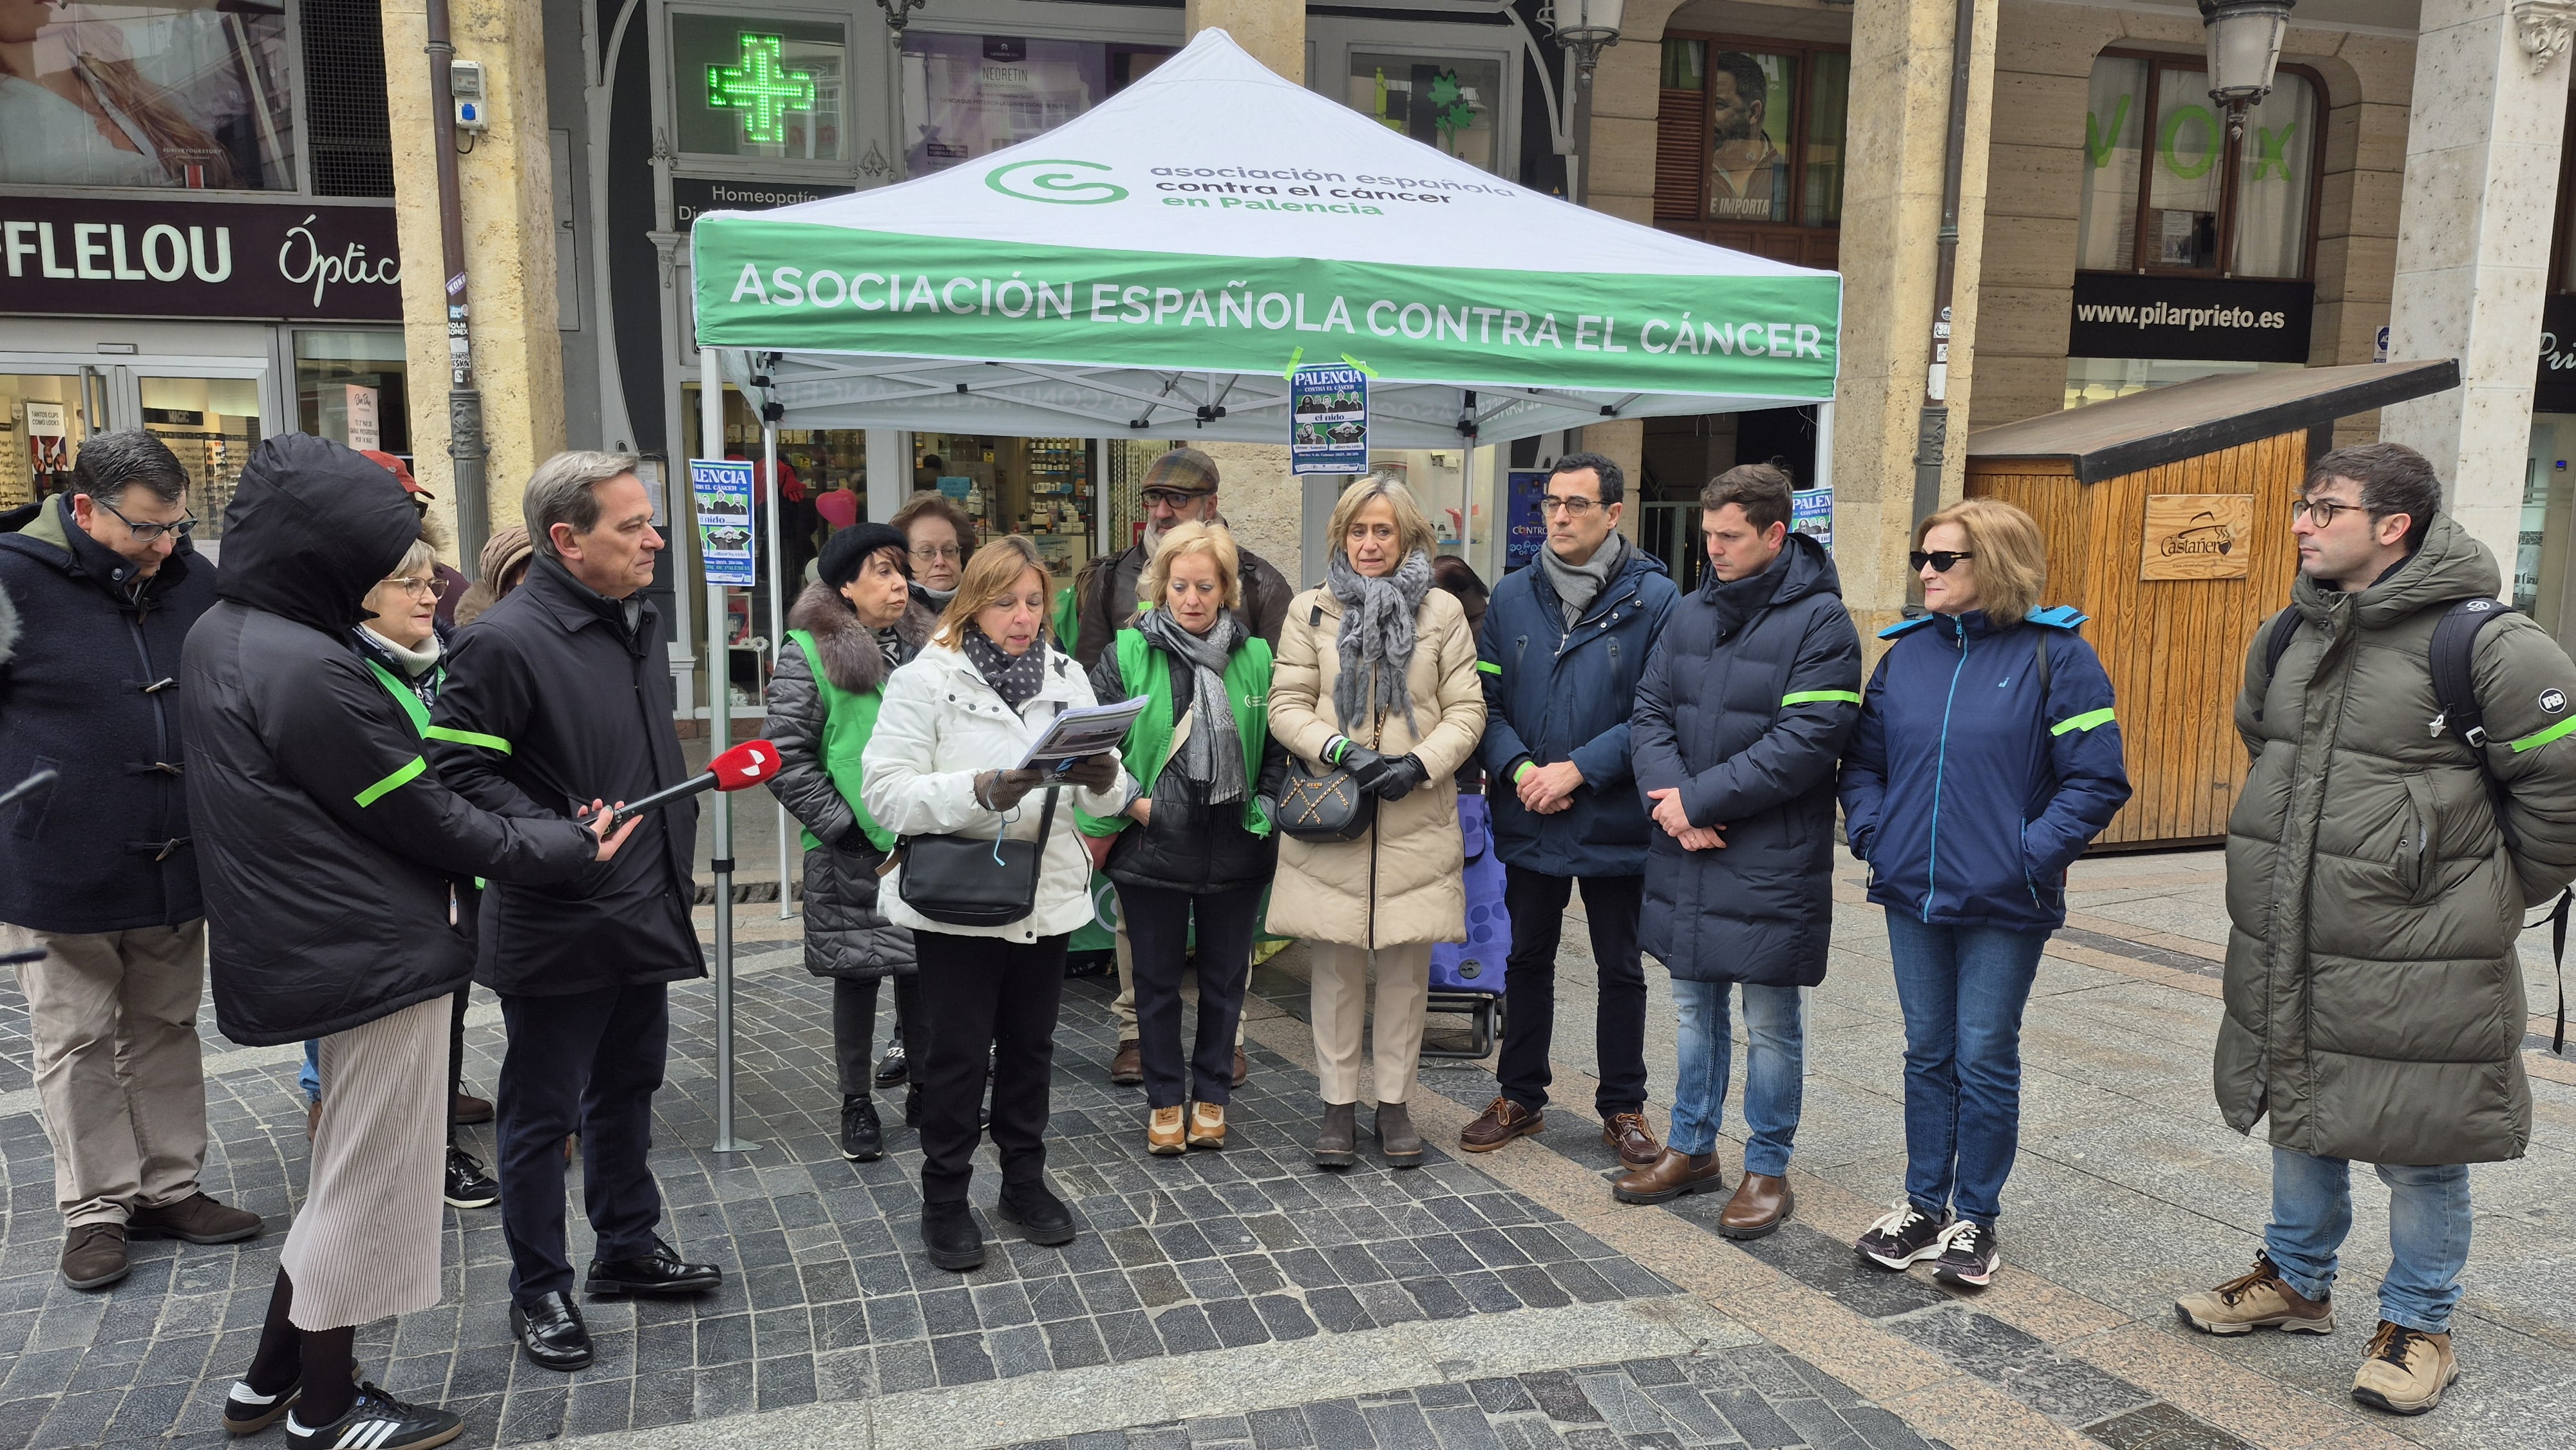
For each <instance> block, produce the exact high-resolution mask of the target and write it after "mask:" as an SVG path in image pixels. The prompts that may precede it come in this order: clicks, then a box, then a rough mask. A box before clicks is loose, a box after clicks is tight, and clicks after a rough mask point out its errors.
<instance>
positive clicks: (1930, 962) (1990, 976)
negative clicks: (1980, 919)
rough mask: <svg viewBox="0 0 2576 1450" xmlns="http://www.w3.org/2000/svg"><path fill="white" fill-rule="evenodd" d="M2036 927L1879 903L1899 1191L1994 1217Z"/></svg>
mask: <svg viewBox="0 0 2576 1450" xmlns="http://www.w3.org/2000/svg"><path fill="white" fill-rule="evenodd" d="M2048 935H2049V934H2048V933H2047V932H2044V931H2011V930H2008V929H2006V928H2003V927H1999V926H1935V925H1931V924H1929V923H1926V922H1920V921H1916V920H1914V919H1912V918H1910V917H1908V916H1906V915H1904V914H1903V913H1901V912H1894V911H1891V912H1889V913H1887V945H1888V949H1889V952H1890V954H1891V955H1893V956H1894V957H1895V959H1896V999H1897V1001H1898V1003H1899V1004H1900V1005H1901V1006H1902V1007H1903V1008H1904V1011H1905V1196H1906V1197H1907V1198H1909V1199H1911V1200H1913V1203H1914V1206H1915V1207H1916V1208H1919V1209H1921V1210H1923V1211H1924V1212H1925V1213H1928V1214H1931V1215H1932V1216H1933V1217H1935V1218H1939V1217H1941V1216H1943V1215H1944V1214H1946V1213H1949V1212H1950V1211H1952V1210H1953V1209H1955V1210H1956V1211H1957V1212H1958V1215H1959V1217H1961V1218H1964V1219H1968V1220H1970V1221H1971V1222H1974V1223H1977V1224H1981V1225H1983V1226H1985V1227H1987V1228H1992V1227H1994V1223H1995V1215H1996V1213H1997V1212H1998V1211H1999V1210H1998V1208H1997V1206H1996V1201H1997V1200H1998V1199H2000V1198H2001V1197H2002V1196H2003V1190H2004V1179H2005V1178H2006V1177H2008V1176H2009V1175H2010V1174H2011V1173H2012V1165H2013V1155H2014V1153H2015V1152H2017V1151H2018V1150H2019V1149H2020V1146H2021V1010H2022V1007H2023V1005H2024V1004H2026V1003H2028V1002H2029V1001H2030V984H2031V981H2032V979H2034V978H2035V977H2037V976H2038V975H2039V953H2040V950H2041V948H2043V947H2045V946H2047V945H2048Z"/></svg>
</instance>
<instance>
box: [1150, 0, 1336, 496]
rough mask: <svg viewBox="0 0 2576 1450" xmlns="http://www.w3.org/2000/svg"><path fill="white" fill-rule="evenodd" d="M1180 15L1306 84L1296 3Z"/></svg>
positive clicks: (1214, 2)
mask: <svg viewBox="0 0 2576 1450" xmlns="http://www.w3.org/2000/svg"><path fill="white" fill-rule="evenodd" d="M1181 15H1182V23H1183V24H1185V25H1186V26H1188V27H1189V32H1190V34H1192V35H1196V34H1198V33H1199V32H1200V31H1202V30H1222V31H1224V32H1225V33H1226V34H1228V35H1231V36H1233V37H1234V43H1235V44H1237V45H1239V46H1242V47H1243V48H1244V49H1245V50H1248V51H1250V52H1252V58H1253V59H1254V60H1257V61H1259V62H1261V63H1262V64H1263V65H1266V66H1268V67H1270V68H1271V69H1272V70H1275V71H1277V72H1279V73H1280V74H1281V75H1283V76H1286V77H1287V78H1288V79H1290V80H1292V81H1295V82H1296V83H1297V84H1299V85H1301V86H1302V85H1304V84H1305V83H1306V7H1305V6H1304V5H1303V4H1302V3H1298V0H1188V3H1187V4H1186V5H1185V6H1183V8H1182V11H1181ZM1281 446H1282V447H1285V446H1286V445H1285V444H1282V445H1281Z"/></svg>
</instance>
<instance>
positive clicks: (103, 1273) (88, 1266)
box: [62, 1223, 134, 1289]
mask: <svg viewBox="0 0 2576 1450" xmlns="http://www.w3.org/2000/svg"><path fill="white" fill-rule="evenodd" d="M62 1269H63V1282H64V1283H65V1284H67V1285H69V1286H71V1287H72V1288H75V1289H104V1288H106V1287H107V1286H108V1285H110V1284H113V1283H115V1282H116V1281H117V1280H119V1279H122V1278H124V1277H125V1276H126V1275H127V1274H130V1273H132V1272H134V1266H133V1265H132V1264H130V1263H128V1262H127V1261H126V1258H125V1225H123V1224H121V1223H85V1224H80V1225H77V1226H75V1227H73V1228H72V1229H71V1230H70V1231H68V1232H66V1233H65V1234H64V1235H63V1264H62Z"/></svg>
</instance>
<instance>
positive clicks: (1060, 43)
mask: <svg viewBox="0 0 2576 1450" xmlns="http://www.w3.org/2000/svg"><path fill="white" fill-rule="evenodd" d="M1171 54H1172V51H1171V50H1170V49H1169V48H1167V47H1161V46H1150V45H1113V44H1107V43H1103V42H1100V41H1088V40H1038V39H1031V38H1027V37H1023V36H1017V35H943V34H939V33H937V32H935V31H927V30H908V31H905V32H904V37H903V121H904V125H903V133H904V135H905V137H906V138H907V142H906V148H907V149H906V150H905V153H904V165H905V168H906V169H905V174H906V175H908V176H921V175H925V174H927V173H929V172H933V171H942V170H945V169H947V168H948V167H951V166H955V165H957V164H959V163H960V162H964V161H969V160H972V159H974V158H975V157H978V156H990V155H991V154H993V153H994V152H996V151H999V150H1001V149H1002V148H1003V147H1005V146H1013V145H1017V144H1018V143H1020V142H1022V141H1026V140H1028V139H1029V138H1030V137H1033V136H1041V135H1044V134H1045V133H1047V132H1049V131H1052V130H1054V129H1055V128H1056V127H1058V126H1061V125H1063V124H1064V123H1065V122H1067V121H1070V120H1072V119H1073V118H1074V117H1076V116H1079V115H1082V114H1083V113H1084V112H1086V111H1089V110H1090V109H1091V108H1092V107H1094V106H1096V105H1098V104H1100V103H1101V102H1102V101H1103V100H1106V99H1107V98H1109V97H1110V96H1113V95H1116V94H1117V93H1118V92H1120V91H1122V90H1125V89H1126V88H1127V87H1128V86H1129V85H1131V84H1133V83H1134V82H1136V81H1138V80H1141V79H1143V78H1144V77H1145V75H1146V74H1147V73H1148V72H1150V71H1152V70H1153V69H1154V67H1156V66H1158V65H1160V64H1162V63H1163V61H1164V60H1165V59H1166V58H1167V57H1169V56H1170V55H1171Z"/></svg>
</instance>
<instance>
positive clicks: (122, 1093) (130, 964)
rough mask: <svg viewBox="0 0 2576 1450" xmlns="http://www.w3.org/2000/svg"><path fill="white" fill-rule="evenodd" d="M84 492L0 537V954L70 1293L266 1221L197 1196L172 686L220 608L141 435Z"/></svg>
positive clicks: (187, 890) (183, 836) (202, 1128)
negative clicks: (9, 617) (13, 964)
mask: <svg viewBox="0 0 2576 1450" xmlns="http://www.w3.org/2000/svg"><path fill="white" fill-rule="evenodd" d="M72 477H73V487H72V491H71V492H70V493H68V494H64V495H60V496H57V497H56V498H53V499H50V500H47V501H46V502H45V503H44V504H43V505H42V506H41V507H40V510H39V511H38V513H37V515H36V517H35V518H34V519H33V521H31V522H29V523H28V524H27V525H26V527H25V528H24V529H23V530H22V531H21V532H18V533H15V534H7V535H0V590H6V591H7V592H8V594H9V596H10V598H11V599H12V601H13V602H14V603H16V605H17V607H18V612H19V615H20V616H21V618H22V620H23V622H24V630H23V637H22V638H21V639H20V641H19V644H18V648H17V651H16V653H15V654H14V655H12V656H11V657H10V658H9V659H8V661H7V662H6V663H5V664H0V791H7V790H8V789H10V788H11V787H13V786H16V785H17V784H18V783H19V782H21V781H23V780H26V779H27V778H28V777H30V776H33V775H35V774H37V773H38V772H41V771H48V770H50V771H52V772H54V779H53V780H52V782H51V783H50V784H46V785H40V786H38V787H36V788H35V789H34V790H32V791H30V792H28V793H27V794H26V795H23V796H21V797H19V798H18V800H17V801H16V802H15V803H14V804H12V805H9V806H5V807H0V923H5V924H0V953H6V952H18V951H42V952H43V954H44V955H43V957H42V959H41V960H39V961H36V962H34V963H32V964H29V965H25V966H21V967H20V968H19V969H18V983H19V986H20V987H21V988H22V989H23V990H24V991H25V992H26V995H27V1016H28V1021H29V1027H30V1030H31V1032H32V1033H33V1035H34V1038H35V1052H34V1057H35V1062H34V1072H35V1080H36V1097H37V1101H38V1103H39V1104H40V1106H41V1107H42V1110H43V1117H44V1122H45V1134H46V1137H47V1138H48V1139H50V1140H51V1142H52V1144H53V1150H54V1196H55V1200H56V1204H57V1206H58V1207H59V1208H60V1209H61V1210H62V1215H63V1222H64V1225H65V1230H66V1232H65V1235H64V1242H63V1253H62V1260H61V1271H62V1277H63V1282H64V1283H65V1284H68V1285H70V1286H71V1287H72V1288H75V1289H103V1288H105V1287H107V1286H108V1285H110V1284H113V1283H115V1282H116V1281H118V1280H119V1279H122V1278H124V1277H125V1276H126V1273H127V1271H128V1269H129V1267H130V1265H129V1263H128V1261H127V1258H126V1244H127V1241H128V1240H129V1239H137V1238H175V1239H182V1240H185V1241H187V1242H189V1243H197V1244H221V1243H231V1242H233V1241H234V1240H237V1239H246V1238H249V1237H251V1236H252V1235H254V1234H257V1233H258V1232H259V1231H260V1227H261V1225H260V1218H259V1215H257V1214H255V1213H248V1212H245V1211H243V1210H241V1209H238V1208H230V1207H227V1206H225V1205H223V1204H220V1203H217V1202H216V1201H215V1200H214V1199H212V1198H210V1197H208V1196H207V1195H206V1194H205V1193H204V1192H202V1191H201V1190H200V1189H199V1188H198V1186H197V1175H198V1173H199V1171H200V1170H201V1169H202V1168H203V1167H204V1165H205V1159H206V1087H205V1073H204V1065H203V1059H202V1055H201V1053H200V1051H199V1048H198V1042H197V1001H198V997H199V994H200V993H201V991H202V990H203V988H204V985H205V970H206V968H205V961H206V924H205V911H204V908H203V906H202V905H201V904H200V898H199V896H198V890H197V854H196V851H195V850H194V849H193V848H192V847H191V845H190V844H189V829H188V801H187V794H186V791H185V790H184V788H183V787H182V785H181V781H180V769H181V765H182V750H181V746H180V732H179V708H178V699H177V689H178V686H177V681H178V675H179V651H180V646H181V645H182V644H183V643H184V642H185V641H186V639H187V636H188V630H189V627H190V626H192V625H194V624H195V623H196V622H197V617H198V616H199V615H201V614H203V613H205V612H206V610H207V609H208V608H209V607H210V606H212V605H213V604H214V602H215V570H214V566H213V565H212V564H211V563H209V562H208V561H206V560H205V559H203V558H201V557H199V556H198V555H197V553H196V550H195V548H194V547H193V546H192V545H191V544H190V543H189V541H188V533H189V530H190V529H192V528H193V527H194V526H195V522H196V521H195V519H194V517H193V516H192V515H191V514H190V513H189V512H188V505H187V492H188V474H187V471H186V470H185V469H184V468H183V467H181V466H180V463H179V460H178V458H177V457H175V456H174V455H172V453H171V452H170V449H169V447H168V445H166V444H164V443H163V442H161V440H160V439H158V438H155V437H153V436H152V435H151V434H149V433H146V432H144V431H142V430H140V429H133V430H128V431H124V432H117V433H100V434H95V435H93V436H92V437H91V438H90V440H89V441H88V442H87V443H86V444H84V445H83V446H82V448H81V452H80V460H79V463H78V464H77V465H76V466H75V467H74V469H73V473H72Z"/></svg>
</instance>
